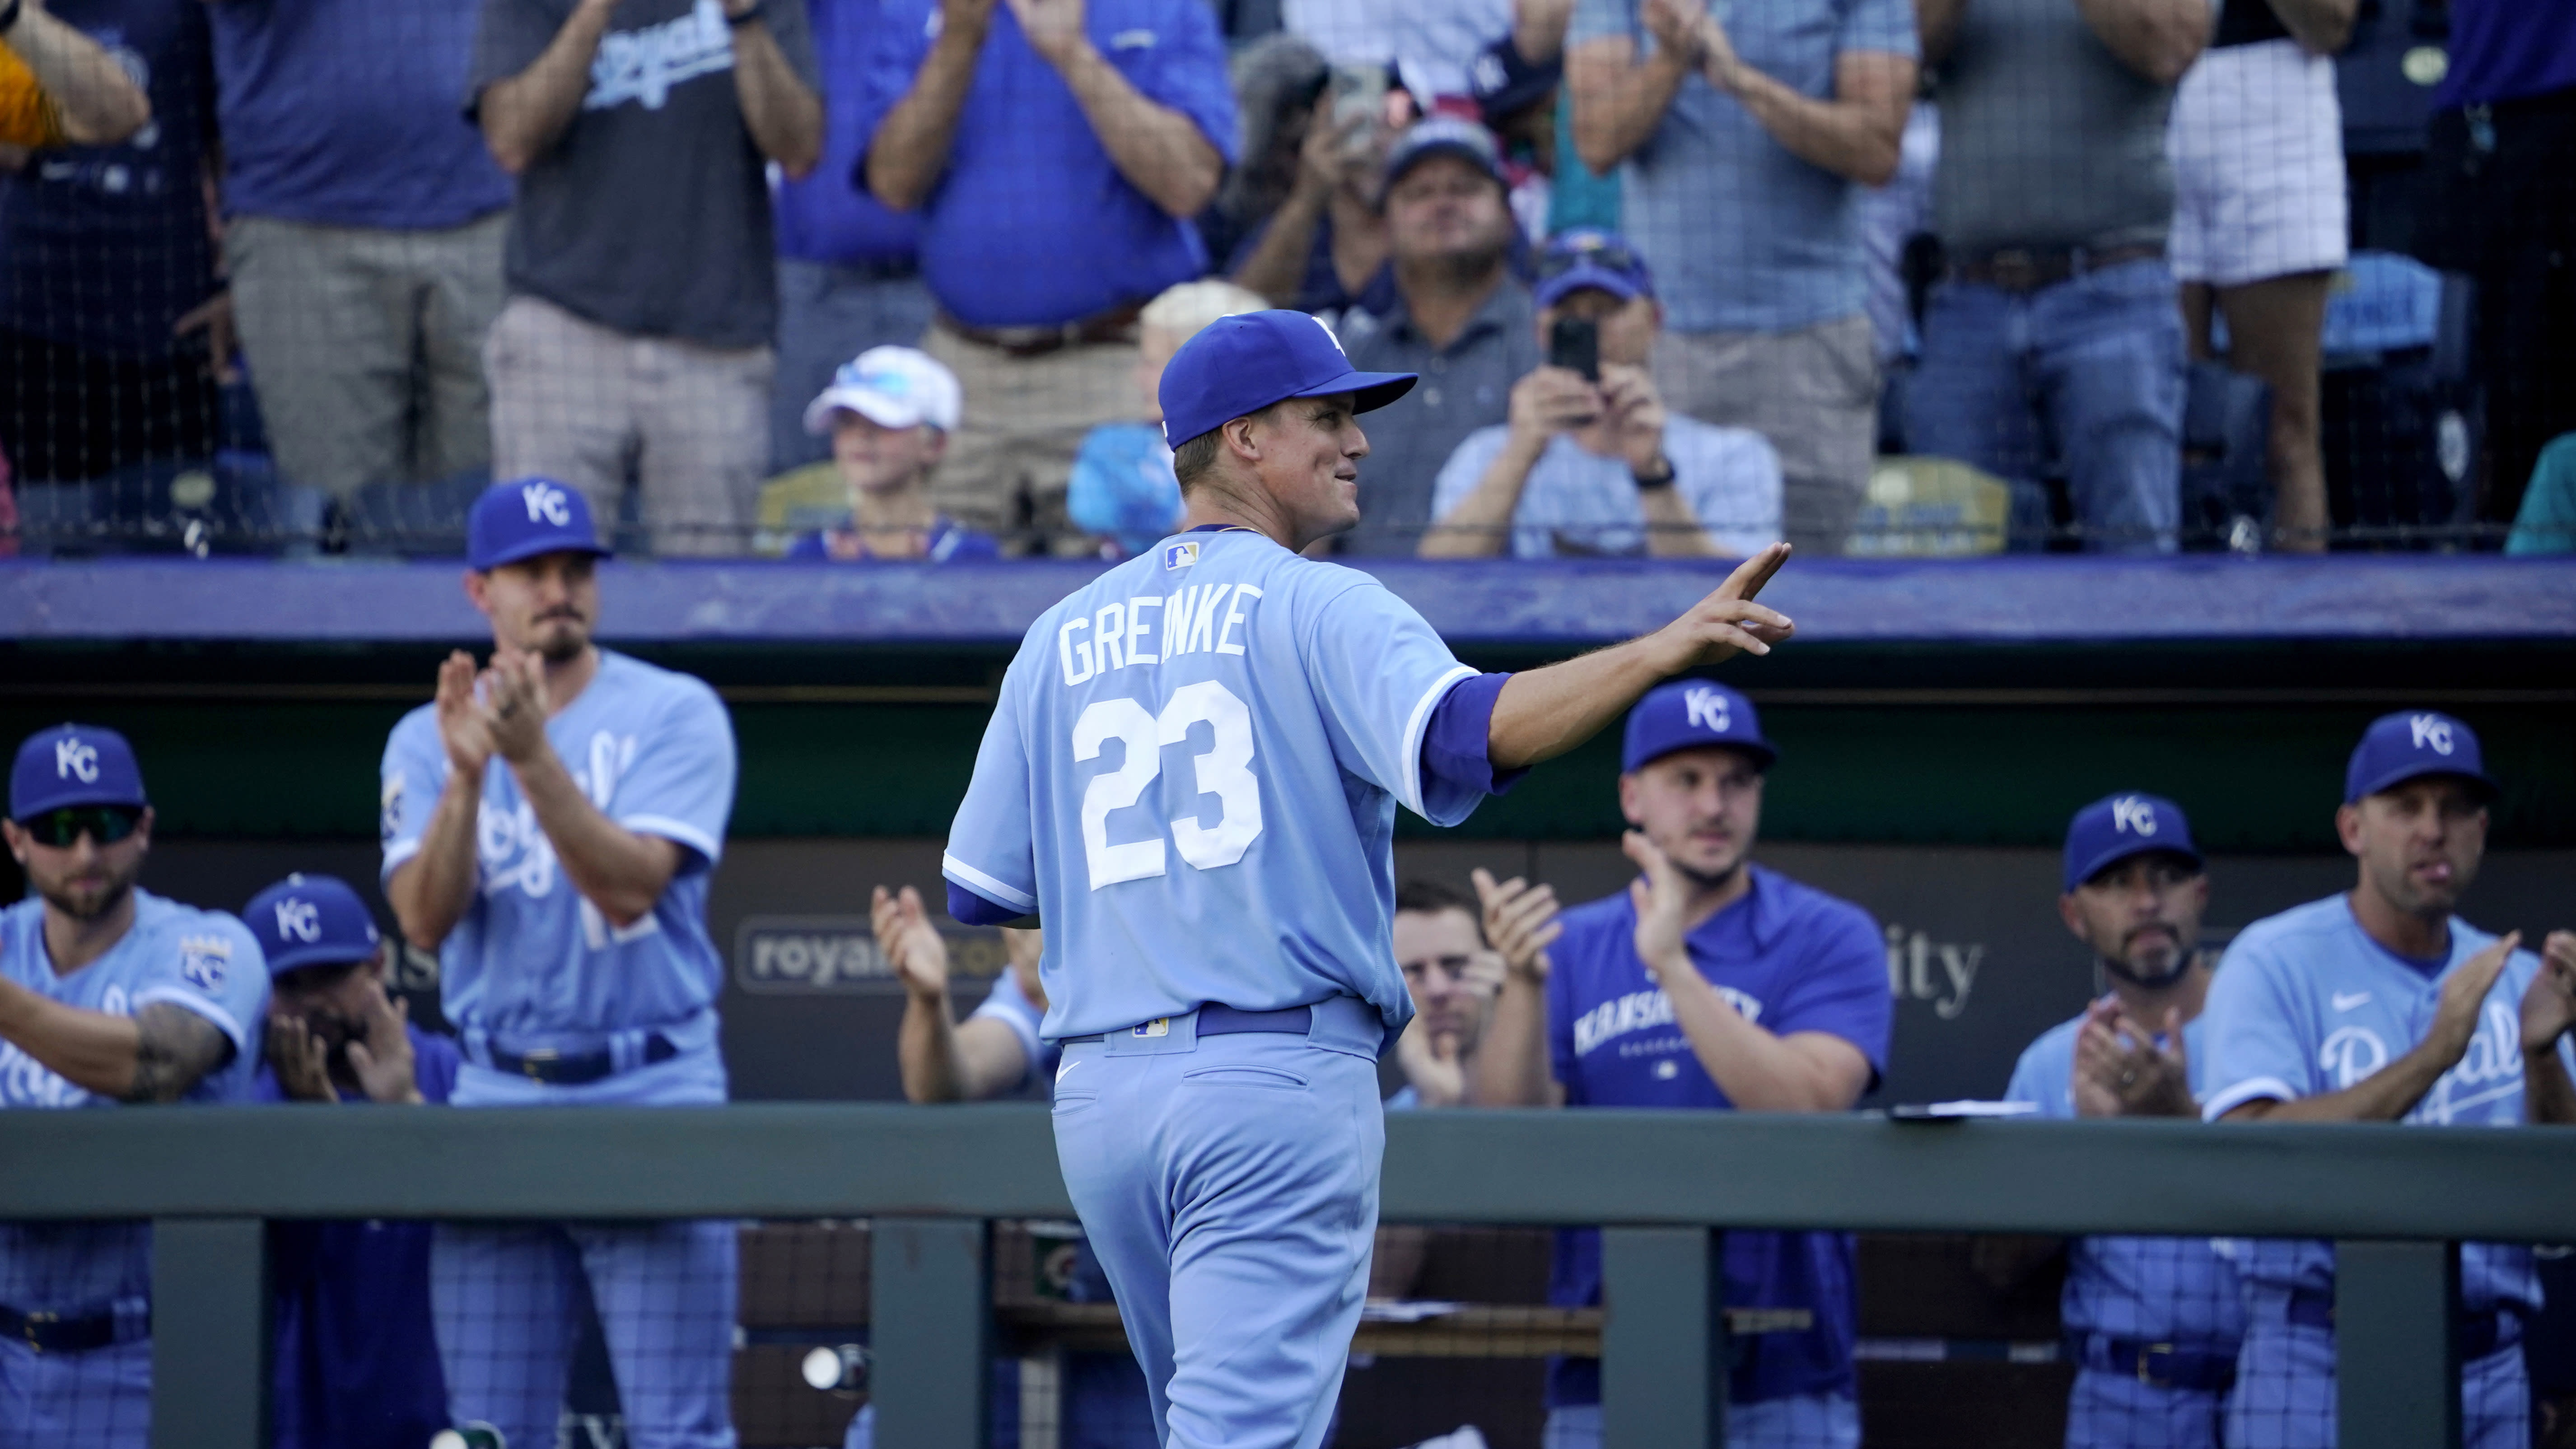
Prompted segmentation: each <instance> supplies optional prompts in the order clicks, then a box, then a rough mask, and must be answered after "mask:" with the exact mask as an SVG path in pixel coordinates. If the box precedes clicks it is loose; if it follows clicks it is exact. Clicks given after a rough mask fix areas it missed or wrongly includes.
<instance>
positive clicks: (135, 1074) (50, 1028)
mask: <svg viewBox="0 0 2576 1449" xmlns="http://www.w3.org/2000/svg"><path fill="white" fill-rule="evenodd" d="M0 1040H6V1041H8V1042H10V1043H11V1044H13V1045H15V1046H16V1047H17V1048H18V1049H19V1050H20V1051H23V1052H25V1053H26V1054H27V1055H28V1056H30V1057H33V1058H34V1059H35V1060H36V1062H37V1064H38V1065H40V1066H43V1067H44V1068H45V1069H46V1070H48V1071H51V1072H53V1073H54V1074H55V1075H56V1076H59V1077H61V1078H62V1079H63V1080H65V1081H67V1082H70V1083H71V1084H72V1085H73V1086H75V1087H79V1088H80V1089H82V1090H83V1091H86V1092H90V1093H93V1094H95V1095H97V1096H101V1097H113V1098H115V1099H116V1100H118V1101H120V1102H175V1101H177V1100H179V1099H180V1098H181V1097H183V1096H185V1095H187V1092H188V1089H189V1088H191V1087H194V1086H195V1085H197V1082H198V1080H199V1079H200V1078H202V1077H204V1076H205V1075H206V1073H208V1072H211V1071H213V1070H215V1069H216V1068H217V1067H220V1066H222V1065H223V1064H224V1063H226V1062H228V1061H231V1060H232V1057H233V1043H232V1039H231V1038H230V1037H227V1036H225V1035H224V1033H223V1029H222V1028H220V1027H218V1026H216V1025H215V1024H214V1023H213V1022H211V1021H208V1020H206V1019H205V1018H204V1017H202V1016H199V1015H198V1014H197V1013H195V1012H193V1011H190V1010H189V1009H188V1008H186V1007H184V1006H180V1005H178V1004H176V1003H174V1002H168V1001H154V1002H148V1003H146V1004H145V1005H144V1006H143V1007H142V1008H141V1009H140V1010H138V1011H136V1012H135V1013H134V1014H133V1015H132V1016H111V1015H109V1014H108V1013H106V1012H104V1011H91V1010H88V1009H87V1008H85V1007H78V1006H71V1005H68V1004H66V1003H64V1002H60V1001H56V1000H54V999H53V998H52V997H49V996H40V995H38V994H37V993H35V992H33V991H29V990H28V989H27V988H25V987H23V986H20V985H18V984H17V983H16V982H14V981H0Z"/></svg>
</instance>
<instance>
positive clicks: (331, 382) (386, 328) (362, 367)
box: [224, 212, 509, 498]
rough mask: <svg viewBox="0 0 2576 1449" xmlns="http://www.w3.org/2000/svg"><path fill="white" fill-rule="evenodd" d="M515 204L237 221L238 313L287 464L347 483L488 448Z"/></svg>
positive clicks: (232, 234) (430, 475)
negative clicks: (491, 379) (443, 224)
mask: <svg viewBox="0 0 2576 1449" xmlns="http://www.w3.org/2000/svg"><path fill="white" fill-rule="evenodd" d="M508 226H509V217H508V214H507V213H500V212H496V213H494V214H493V215H491V216H487V217H485V218H483V219H482V220H480V221H476V222H470V223H468V224H466V225H464V226H460V227H455V228H452V229H450V230H446V231H383V230H377V229H374V228H369V227H344V226H313V225H308V224H306V223H303V222H295V221H280V220H277V219H274V218H271V217H264V216H245V217H238V218H235V219H234V220H233V221H232V223H231V224H230V225H228V226H227V227H226V228H225V229H224V253H225V258H226V260H227V262H228V264H229V266H230V267H231V273H232V293H233V318H234V321H235V323H236V324H237V325H238V326H239V327H240V329H241V345H242V351H243V353H244V354H245V355H246V356H247V357H248V359H249V361H250V372H251V378H252V381H253V382H254V384H255V385H256V386H257V387H258V389H259V406H260V414H261V417H262V418H263V419H264V420H265V422H266V423H267V426H268V438H269V445H270V447H271V448H272V449H273V450H274V451H275V453H276V455H277V467H278V471H279V472H280V473H281V474H283V475H284V476H285V477H286V478H287V479H288V480H289V481H290V482H295V483H302V484H306V485H309V486H311V487H315V488H321V489H324V490H327V491H329V492H331V493H334V494H337V495H339V496H341V497H344V498H345V497H347V496H348V495H349V494H350V493H352V492H354V491H355V490H357V489H359V488H361V487H364V486H365V485H367V484H369V483H383V482H395V481H402V482H428V481H434V480H436V479H441V478H446V477H450V476H453V475H455V474H458V473H462V472H466V471H469V470H473V469H479V468H482V467H483V466H485V465H486V464H487V463H489V462H490V461H491V457H492V447H491V437H492V435H491V429H490V423H489V421H488V420H487V418H486V415H485V409H486V400H487V395H486V393H485V390H484V385H483V338H484V334H485V333H486V332H488V331H489V330H490V328H491V326H492V318H493V316H494V315H495V314H496V313H498V312H499V311H500V310H501V298H502V284H501V242H502V237H503V236H504V234H505V233H506V232H507V230H508Z"/></svg>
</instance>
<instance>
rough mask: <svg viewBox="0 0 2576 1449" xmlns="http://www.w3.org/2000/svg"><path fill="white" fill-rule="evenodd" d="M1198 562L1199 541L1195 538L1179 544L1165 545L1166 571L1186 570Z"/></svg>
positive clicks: (1164, 560) (1164, 564) (1186, 539)
mask: <svg viewBox="0 0 2576 1449" xmlns="http://www.w3.org/2000/svg"><path fill="white" fill-rule="evenodd" d="M1198 561H1199V541H1198V540H1197V539H1195V538H1185V539H1182V540H1181V541H1180V542H1178V543H1167V544H1165V545H1163V567H1164V569H1165V570H1166V571H1169V570H1171V569H1185V568H1188V567H1190V566H1191V565H1193V564H1195V563H1197V562H1198Z"/></svg>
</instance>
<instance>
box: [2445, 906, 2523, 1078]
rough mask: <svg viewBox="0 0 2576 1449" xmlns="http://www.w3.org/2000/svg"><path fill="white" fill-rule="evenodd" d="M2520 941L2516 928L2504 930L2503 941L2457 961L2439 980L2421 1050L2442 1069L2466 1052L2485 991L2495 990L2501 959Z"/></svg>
mask: <svg viewBox="0 0 2576 1449" xmlns="http://www.w3.org/2000/svg"><path fill="white" fill-rule="evenodd" d="M2521 944H2522V933H2521V932H2520V931H2512V932H2508V933H2506V935H2505V937H2504V939H2503V940H2500V941H2498V942H2496V943H2495V944H2494V945H2492V946H2489V947H2487V948H2486V949H2485V950H2483V951H2480V952H2479V953H2478V954H2476V955H2474V956H2471V957H2470V958H2469V959H2468V960H2466V961H2463V962H2461V963H2460V969H2459V970H2457V971H2454V972H2452V973H2451V974H2450V975H2449V976H2448V977H2446V978H2444V979H2443V982H2442V996H2441V1000H2440V1001H2439V1002H2437V1003H2436V1004H2435V1006H2434V1007H2433V1027H2432V1030H2430V1031H2427V1032H2426V1033H2424V1049H2425V1050H2426V1051H2427V1052H2429V1053H2431V1054H2432V1055H2433V1056H2434V1058H2435V1059H2437V1060H2439V1061H2440V1062H2441V1063H2442V1064H2443V1066H2444V1067H2445V1068H2447V1067H2449V1066H2450V1065H2451V1064H2452V1063H2454V1062H2457V1061H2458V1060H2459V1059H2460V1058H2461V1057H2462V1056H2463V1055H2465V1054H2466V1053H2467V1052H2468V1049H2469V1043H2470V1041H2471V1040H2473V1039H2474V1038H2475V1037H2476V1036H2477V1034H2478V1020H2479V1017H2480V1016H2481V1015H2483V1014H2484V1011H2485V1008H2486V1000H2487V993H2488V992H2490V991H2493V990H2494V989H2495V984H2496V978H2497V977H2499V976H2501V975H2503V974H2504V966H2505V962H2507V961H2509V960H2511V959H2512V958H2513V953H2514V948H2515V947H2518V946H2520V945H2521ZM2526 999H2527V998H2526Z"/></svg>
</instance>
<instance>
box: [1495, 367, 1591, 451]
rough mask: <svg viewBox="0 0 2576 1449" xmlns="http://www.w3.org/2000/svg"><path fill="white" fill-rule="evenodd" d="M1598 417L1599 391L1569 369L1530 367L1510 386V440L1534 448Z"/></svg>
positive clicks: (1589, 423) (1586, 424)
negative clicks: (1529, 369)
mask: <svg viewBox="0 0 2576 1449" xmlns="http://www.w3.org/2000/svg"><path fill="white" fill-rule="evenodd" d="M1600 416H1601V390H1600V389H1598V388H1596V387H1594V386H1593V385H1592V384H1591V382H1590V381H1589V380H1587V379H1586V378H1585V377H1584V376H1583V374H1582V373H1579V372H1576V371H1575V370H1574V369H1572V368H1570V367H1539V368H1533V369H1532V370H1531V371H1530V372H1528V373H1527V374H1525V375H1524V376H1523V377H1522V378H1521V380H1520V381H1518V382H1516V383H1513V384H1512V393H1511V404H1510V411H1509V414H1508V417H1509V422H1510V427H1511V436H1512V441H1513V442H1515V443H1518V444H1520V445H1521V446H1523V447H1526V448H1533V449H1534V448H1537V447H1540V446H1542V445H1544V444H1545V443H1546V442H1547V441H1548V440H1549V439H1550V438H1553V437H1555V436H1556V435H1557V434H1559V433H1563V432H1570V431H1572V430H1573V429H1575V428H1581V427H1588V426H1590V425H1591V424H1592V423H1593V421H1594V420H1596V419H1598V418H1599V417H1600Z"/></svg>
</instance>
